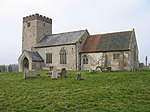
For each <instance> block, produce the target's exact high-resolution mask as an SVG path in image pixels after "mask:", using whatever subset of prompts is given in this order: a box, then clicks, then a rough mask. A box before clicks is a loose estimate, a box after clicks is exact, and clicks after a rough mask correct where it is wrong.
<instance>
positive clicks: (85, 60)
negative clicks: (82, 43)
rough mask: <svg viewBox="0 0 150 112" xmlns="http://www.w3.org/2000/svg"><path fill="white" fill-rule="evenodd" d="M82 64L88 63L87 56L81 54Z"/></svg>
mask: <svg viewBox="0 0 150 112" xmlns="http://www.w3.org/2000/svg"><path fill="white" fill-rule="evenodd" d="M83 64H88V57H87V55H84V56H83Z"/></svg>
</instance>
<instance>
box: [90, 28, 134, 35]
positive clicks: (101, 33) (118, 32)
mask: <svg viewBox="0 0 150 112" xmlns="http://www.w3.org/2000/svg"><path fill="white" fill-rule="evenodd" d="M132 31H134V28H133V29H130V30H123V31H115V32H114V31H112V32H106V33H101V34H93V35H90V36H96V35H106V34H115V33H123V32H132Z"/></svg>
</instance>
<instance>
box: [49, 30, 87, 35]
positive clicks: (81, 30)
mask: <svg viewBox="0 0 150 112" xmlns="http://www.w3.org/2000/svg"><path fill="white" fill-rule="evenodd" d="M80 31H86V29H85V30H74V31H69V32H67V31H66V32H61V33H55V34H51V35H59V34H65V33H73V32H80ZM51 35H47V36H51Z"/></svg>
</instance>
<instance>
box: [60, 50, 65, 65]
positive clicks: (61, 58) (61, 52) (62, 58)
mask: <svg viewBox="0 0 150 112" xmlns="http://www.w3.org/2000/svg"><path fill="white" fill-rule="evenodd" d="M60 64H67V53H66V50H65V49H64V48H62V49H61V50H60Z"/></svg>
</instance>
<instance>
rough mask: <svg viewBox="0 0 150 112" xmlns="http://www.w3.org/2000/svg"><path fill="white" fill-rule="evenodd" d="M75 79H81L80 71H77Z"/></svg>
mask: <svg viewBox="0 0 150 112" xmlns="http://www.w3.org/2000/svg"><path fill="white" fill-rule="evenodd" d="M77 80H81V74H80V72H78V73H77Z"/></svg>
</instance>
